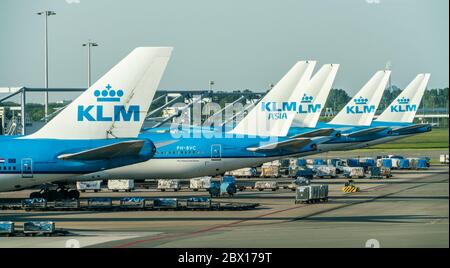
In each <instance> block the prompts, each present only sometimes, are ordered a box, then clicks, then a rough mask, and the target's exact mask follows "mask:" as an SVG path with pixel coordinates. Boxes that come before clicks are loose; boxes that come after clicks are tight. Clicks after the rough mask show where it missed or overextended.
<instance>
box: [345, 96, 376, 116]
mask: <svg viewBox="0 0 450 268" xmlns="http://www.w3.org/2000/svg"><path fill="white" fill-rule="evenodd" d="M353 102H354V103H355V105H353V106H351V105H349V106H347V113H348V114H370V113H375V110H376V109H375V105H367V102H369V99H367V98H363V97H362V96H361V97H359V98H356V99H354V100H353Z"/></svg>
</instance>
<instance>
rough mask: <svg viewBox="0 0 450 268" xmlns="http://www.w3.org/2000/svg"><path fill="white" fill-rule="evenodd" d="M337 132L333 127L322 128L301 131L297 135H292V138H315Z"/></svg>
mask: <svg viewBox="0 0 450 268" xmlns="http://www.w3.org/2000/svg"><path fill="white" fill-rule="evenodd" d="M334 132H335V130H334V129H332V128H321V129H315V130H312V131H308V132H305V133H300V134H297V135H294V136H292V137H291V138H294V139H295V138H314V137H321V136H330V135H331V134H333V133H334Z"/></svg>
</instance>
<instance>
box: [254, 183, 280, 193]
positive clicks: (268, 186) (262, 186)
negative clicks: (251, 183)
mask: <svg viewBox="0 0 450 268" xmlns="http://www.w3.org/2000/svg"><path fill="white" fill-rule="evenodd" d="M255 189H257V190H259V191H264V190H266V189H267V190H272V191H276V190H278V183H277V182H276V181H257V182H255Z"/></svg>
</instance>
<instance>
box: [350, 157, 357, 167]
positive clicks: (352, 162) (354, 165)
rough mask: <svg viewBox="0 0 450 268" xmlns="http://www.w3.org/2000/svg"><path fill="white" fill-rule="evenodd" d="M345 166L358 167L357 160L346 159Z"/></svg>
mask: <svg viewBox="0 0 450 268" xmlns="http://www.w3.org/2000/svg"><path fill="white" fill-rule="evenodd" d="M347 166H348V167H360V163H359V160H358V159H356V158H350V159H347Z"/></svg>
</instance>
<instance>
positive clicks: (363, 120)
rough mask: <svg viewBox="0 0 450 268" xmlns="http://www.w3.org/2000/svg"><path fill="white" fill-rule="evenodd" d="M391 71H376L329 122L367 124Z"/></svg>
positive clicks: (372, 115)
mask: <svg viewBox="0 0 450 268" xmlns="http://www.w3.org/2000/svg"><path fill="white" fill-rule="evenodd" d="M390 74H391V71H388V70H384V71H378V72H376V73H375V75H374V76H372V78H371V79H370V80H369V82H367V83H366V84H365V85H364V86H363V87H362V88H361V90H360V91H359V92H358V93H357V94H356V95H355V96H354V98H353V99H352V100H351V101H350V102H349V103H347V105H346V106H345V107H344V109H342V110H341V111H340V112H339V113H338V114H337V115H336V116H335V117H334V118H333V120H331V122H330V124H334V125H352V126H369V125H370V124H371V123H372V120H373V117H374V116H375V112H376V110H377V108H378V105H379V104H380V101H381V97H382V96H383V91H384V89H385V88H386V85H387V82H388V80H389V76H390Z"/></svg>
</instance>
